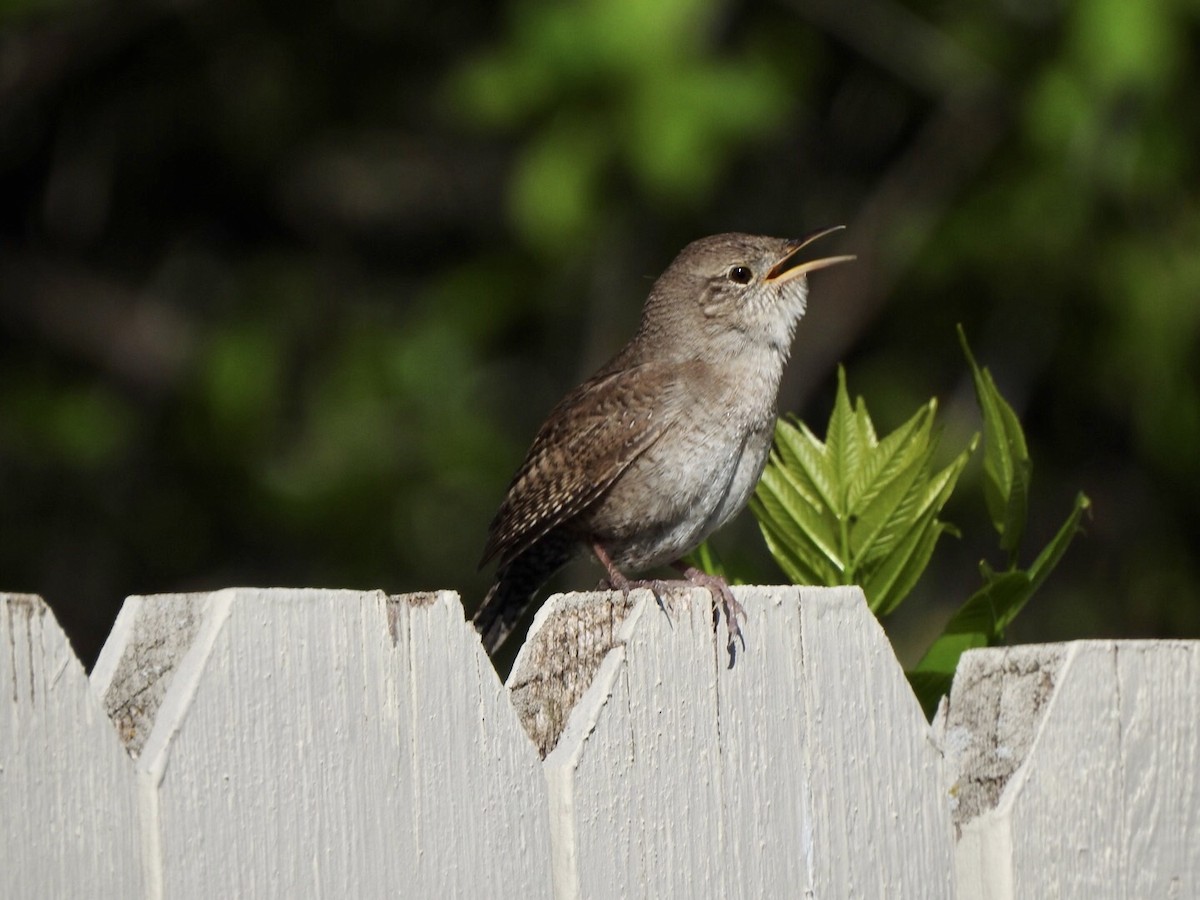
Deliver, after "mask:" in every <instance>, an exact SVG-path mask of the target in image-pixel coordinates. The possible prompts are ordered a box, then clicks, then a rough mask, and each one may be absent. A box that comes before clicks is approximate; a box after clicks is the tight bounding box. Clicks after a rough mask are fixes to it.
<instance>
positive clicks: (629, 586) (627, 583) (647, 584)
mask: <svg viewBox="0 0 1200 900" xmlns="http://www.w3.org/2000/svg"><path fill="white" fill-rule="evenodd" d="M592 552H593V553H594V554H596V559H598V560H599V561H600V565H602V566H604V571H605V572H606V573H607V575H608V579H607V582H608V586H609V587H610V588H612V589H614V590H618V591H620V592H621V593H622V594H624V595H625V598H626V599H629V592H630V591H632V590H634V589H635V588H648V589H649V590H650V593H652V594H653V595H654V599H655V600H656V601H658V608H659V609H661V610H662V611H663V612H664V613H666V614H667V617H668V618H670V615H671V612H670V610H668V609H667V604H666V601H665V600H664V599H663V598H664V597H665V595H666V591H667V583H666V582H665V581H660V580H659V579H657V578H654V579H650V580H637V581H633V580H630V579H629V578H627V577H626V576H625V573H623V572H622V571H621V570H620V569H618V568H617V564H616V563H614V562H613V561H612V557H610V556H609V555H608V552H607V551H606V550H605V549H604V548H603V547H602V546H600V542H599V541H593V542H592Z"/></svg>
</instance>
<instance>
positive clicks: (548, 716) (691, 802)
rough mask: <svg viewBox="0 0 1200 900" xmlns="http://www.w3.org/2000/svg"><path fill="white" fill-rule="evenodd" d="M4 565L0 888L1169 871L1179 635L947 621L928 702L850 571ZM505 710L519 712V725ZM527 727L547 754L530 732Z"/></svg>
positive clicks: (968, 892) (385, 892)
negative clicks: (687, 578) (848, 580)
mask: <svg viewBox="0 0 1200 900" xmlns="http://www.w3.org/2000/svg"><path fill="white" fill-rule="evenodd" d="M737 590H738V593H739V599H740V600H741V601H742V603H743V604H744V605H745V606H746V608H747V610H748V614H749V618H748V621H747V622H746V623H745V625H744V626H743V627H744V631H745V634H746V640H747V646H746V649H745V650H744V651H743V652H741V653H739V654H738V657H737V662H736V665H735V666H734V667H733V668H729V667H728V665H727V663H728V658H727V656H726V654H725V650H724V645H723V634H724V629H723V628H722V629H721V631H720V633H718V634H716V635H714V632H713V628H712V619H711V614H710V610H709V601H708V597H707V594H705V593H704V592H697V593H694V594H691V595H680V596H679V597H676V598H675V599H674V600H673V603H672V605H671V610H670V613H669V614H668V613H666V612H664V611H663V610H661V609H660V608H659V607H658V606H657V605H656V604H655V603H654V601H653V599H652V598H650V596H649V594H648V593H646V592H639V593H637V594H635V595H634V596H633V602H632V604H630V603H624V602H621V601H620V599H619V598H617V599H616V600H614V597H613V596H612V595H608V594H571V595H564V596H560V597H557V598H554V599H553V600H552V601H551V602H550V603H549V604H547V607H546V608H545V609H544V610H543V611H542V613H541V614H540V615H539V617H538V620H537V622H536V624H535V626H534V632H533V633H532V635H531V637H530V639H529V640H528V642H527V643H526V645H525V647H524V648H523V649H522V651H521V655H520V657H519V658H518V660H517V664H516V667H515V668H514V670H513V675H512V676H511V678H510V679H509V684H508V686H507V688H506V687H505V686H503V685H501V684H500V682H499V681H498V679H497V678H496V675H495V673H494V671H493V670H492V667H491V665H490V663H489V661H488V659H487V657H486V656H485V655H484V653H483V651H482V649H481V648H480V646H479V642H478V640H477V639H476V636H475V633H474V631H473V630H472V629H471V627H470V626H469V625H468V624H466V623H465V622H464V620H463V613H462V608H461V606H460V603H459V601H458V598H457V596H456V595H455V594H453V593H450V592H439V593H435V594H413V595H406V596H401V597H388V596H386V595H384V594H382V593H360V592H353V591H323V590H251V589H230V590H225V591H218V592H216V593H211V594H187V595H165V596H154V597H133V598H130V599H129V600H128V601H126V603H125V606H124V608H123V610H122V612H121V614H120V617H119V618H118V620H117V622H116V625H115V626H114V629H113V633H112V635H111V637H110V639H109V641H108V643H107V645H106V646H105V648H104V651H103V653H102V654H101V657H100V659H99V661H98V663H97V665H96V668H95V670H94V671H93V673H92V675H91V678H90V680H89V678H88V677H87V676H86V675H85V673H84V671H83V669H82V667H81V666H80V664H79V662H78V661H77V659H76V658H75V656H74V655H73V653H72V652H71V650H70V648H69V646H68V644H67V642H66V640H65V638H64V636H63V634H62V632H61V630H60V629H59V627H58V625H57V623H56V622H55V620H54V618H53V616H52V615H51V614H50V612H49V610H48V609H47V607H46V606H45V604H44V603H43V602H42V600H41V599H40V598H38V597H33V596H28V595H0V703H3V704H4V705H6V706H7V707H8V712H7V715H5V716H4V719H3V721H2V723H0V897H4V898H14V900H17V898H38V900H41V898H47V900H57V898H73V897H88V898H139V897H146V898H259V897H263V898H268V897H279V898H305V897H330V898H373V897H417V898H440V897H480V898H493V897H495V898H508V897H512V898H536V897H558V898H584V897H586V898H604V897H614V898H625V897H656V898H674V897H680V898H706V897H712V898H739V897H744V898H762V897H813V898H841V897H862V898H919V900H936V898H943V897H959V898H1069V897H1083V898H1087V900H1106V898H1131V900H1139V898H1160V897H1161V898H1198V897H1200V642H1183V641H1085V642H1077V643H1071V644H1059V645H1049V646H1030V647H1012V648H1007V649H998V650H986V651H975V652H972V653H970V654H969V655H967V656H966V657H964V660H963V663H962V665H961V666H960V668H959V672H958V676H957V679H956V681H955V686H954V691H953V693H952V695H951V697H950V698H949V701H948V702H947V703H944V704H943V707H942V710H941V712H940V713H939V715H938V717H937V719H936V720H935V722H934V725H933V726H932V727H930V726H929V725H927V724H926V722H925V720H924V719H923V717H922V715H921V711H920V709H919V708H918V706H917V703H916V701H915V700H914V698H913V696H912V694H911V693H910V691H909V688H908V685H907V683H906V681H905V679H904V675H903V673H902V672H901V669H900V666H899V665H898V664H897V662H896V659H895V657H894V656H893V654H892V652H891V649H890V647H889V645H888V643H887V640H886V638H885V636H884V635H883V632H882V631H881V629H880V628H879V626H878V624H877V623H876V622H875V620H874V618H873V617H872V616H871V614H870V612H869V611H868V610H867V608H866V606H865V604H864V603H863V599H862V595H861V594H860V593H859V592H858V591H857V590H855V589H812V588H739V589H737ZM531 738H532V739H531ZM539 748H541V749H542V750H544V751H545V758H544V759H542V758H541V756H540V754H539Z"/></svg>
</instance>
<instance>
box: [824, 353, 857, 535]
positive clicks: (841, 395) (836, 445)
mask: <svg viewBox="0 0 1200 900" xmlns="http://www.w3.org/2000/svg"><path fill="white" fill-rule="evenodd" d="M825 451H826V456H827V457H828V459H829V461H830V469H831V470H832V472H833V480H832V493H833V498H834V500H833V502H832V503H831V504H830V506H831V507H832V508H833V511H834V513H835V514H836V515H837V516H838V517H839V518H844V517H845V516H846V515H848V514H849V509H848V508H847V496H848V493H849V486H850V481H851V479H852V478H853V477H854V473H855V472H856V471H858V466H859V463H860V462H861V460H862V452H863V451H862V447H861V446H860V445H859V442H858V426H857V424H856V423H855V416H854V409H853V407H852V406H851V405H850V392H849V391H848V390H847V389H846V370H845V368H844V367H842V366H838V386H837V396H836V399H835V400H834V402H833V412H832V413H831V414H830V416H829V427H828V428H827V429H826V431H825Z"/></svg>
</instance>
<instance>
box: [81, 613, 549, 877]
mask: <svg viewBox="0 0 1200 900" xmlns="http://www.w3.org/2000/svg"><path fill="white" fill-rule="evenodd" d="M128 603H129V604H130V610H131V611H130V610H127V611H126V614H124V615H123V616H122V622H121V627H120V628H119V629H118V630H117V631H116V632H114V635H113V642H115V643H113V644H112V646H110V647H106V649H105V658H104V659H102V660H101V662H102V663H103V666H98V667H97V675H98V682H99V681H101V680H103V681H104V682H105V686H106V687H107V689H108V692H109V693H108V695H107V696H106V700H107V702H108V706H109V708H110V709H114V710H128V709H129V708H130V706H131V702H130V698H129V697H128V696H125V695H123V694H124V692H126V691H129V690H132V691H134V692H138V693H142V694H145V693H158V695H159V696H158V698H157V701H156V703H157V707H156V708H153V709H151V710H150V714H149V717H148V718H146V719H145V721H143V726H148V727H149V731H148V733H146V734H144V735H141V734H140V731H139V729H140V727H143V726H137V725H135V726H134V727H132V728H126V729H125V730H126V733H127V734H129V735H131V736H138V739H140V741H141V753H140V755H139V756H138V759H137V769H138V776H139V781H140V785H139V796H140V808H141V811H142V826H143V834H144V837H145V840H144V845H143V851H144V854H145V861H146V873H147V880H148V882H149V893H148V896H150V897H160V896H161V897H172V898H176V897H196V898H211V897H288V898H292V897H356V898H357V897H364V898H366V897H385V896H386V897H395V896H411V897H450V896H494V895H496V893H495V892H496V890H497V886H498V885H503V893H504V894H505V895H508V896H514V897H516V896H520V897H538V896H549V886H550V878H549V863H548V860H549V836H548V832H547V823H546V818H545V815H544V813H543V809H544V805H545V800H544V788H543V786H542V779H541V774H540V772H539V767H538V760H537V755H536V753H535V752H534V750H533V748H532V746H531V745H530V743H529V742H528V740H527V738H526V737H525V735H524V734H523V733H522V731H521V728H520V726H519V724H518V723H517V720H516V717H515V716H514V714H513V712H512V709H511V707H510V705H509V703H508V701H507V698H506V696H505V695H504V692H503V689H502V688H501V686H500V684H499V681H498V680H497V678H496V676H495V673H494V672H493V670H492V668H491V665H490V663H489V662H488V659H487V657H486V656H485V655H484V654H483V651H482V648H481V647H480V646H479V643H478V640H477V638H476V637H475V634H474V631H473V630H471V628H470V626H469V625H468V624H466V623H465V622H464V621H463V613H462V608H461V606H460V604H459V603H458V600H457V598H456V597H455V596H454V595H453V594H449V593H439V594H428V595H408V596H405V597H395V598H393V597H387V596H386V595H384V594H382V593H378V592H376V593H359V592H352V591H304V590H251V589H231V590H227V591H221V592H218V593H215V594H211V595H207V596H205V595H178V596H174V597H142V598H131V599H130V600H129V601H128ZM164 609H165V610H167V611H169V612H170V615H164V614H163V613H164ZM143 620H144V621H143ZM174 622H179V623H182V625H181V626H180V629H181V631H182V632H183V633H184V635H185V637H186V640H184V641H180V639H179V633H177V632H176V631H175V630H174V625H173V623H174ZM139 623H140V624H139ZM164 643H175V644H176V645H177V650H178V652H177V654H176V657H175V659H174V663H173V665H168V666H161V665H160V664H161V660H159V659H158V658H157V655H158V648H159V647H161V645H162V644H164ZM139 660H150V661H152V662H151V665H155V666H159V671H157V672H153V671H152V672H149V673H148V674H146V675H137V674H136V673H137V672H138V671H139V669H140V668H141V665H142V664H141V663H139ZM122 673H124V675H123V676H122ZM117 676H122V677H117ZM164 680H165V681H166V682H167V683H166V685H165V688H163V689H161V690H159V689H157V688H153V689H151V690H148V689H147V686H148V685H157V683H158V682H160V681H164ZM114 692H116V693H115V694H114ZM151 706H154V703H151ZM125 721H129V722H137V721H141V720H139V719H138V717H137V716H134V715H130V716H128V717H127V719H126V720H125Z"/></svg>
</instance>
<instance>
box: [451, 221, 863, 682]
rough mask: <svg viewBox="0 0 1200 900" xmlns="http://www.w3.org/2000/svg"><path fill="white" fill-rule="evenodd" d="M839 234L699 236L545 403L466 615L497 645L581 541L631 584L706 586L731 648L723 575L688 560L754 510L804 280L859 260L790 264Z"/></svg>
mask: <svg viewBox="0 0 1200 900" xmlns="http://www.w3.org/2000/svg"><path fill="white" fill-rule="evenodd" d="M839 227H840V226H839ZM836 230H838V229H837V228H827V229H824V230H821V231H818V232H815V233H813V234H810V235H809V236H808V237H805V238H801V239H799V240H783V239H780V238H772V237H759V236H755V235H749V234H718V235H715V236H713V237H707V238H702V239H701V240H698V241H694V242H693V243H691V244H688V246H686V247H685V248H684V249H683V251H682V252H681V253H680V254H679V255H678V256H677V257H676V258H675V260H674V262H672V263H671V265H670V266H669V267H668V268H667V270H666V272H664V273H663V275H662V276H661V277H660V278H659V279H658V281H657V282H655V284H654V287H653V288H651V290H650V296H649V297H648V298H647V300H646V306H645V308H644V309H643V311H642V320H641V324H640V325H639V327H638V330H637V333H636V334H635V335H634V336H633V339H632V340H631V341H630V342H629V343H628V344H627V345H626V346H625V348H624V349H623V350H621V352H620V353H618V354H617V355H616V356H615V357H614V358H613V359H612V360H611V361H610V362H609V363H608V365H606V366H604V367H603V368H602V369H601V370H600V371H599V372H597V373H596V374H595V375H593V376H592V377H591V378H589V379H588V380H587V381H585V382H584V383H583V384H581V385H580V386H579V387H577V388H576V389H575V390H573V391H572V392H571V393H569V394H568V395H567V396H566V397H564V398H563V400H562V401H561V402H560V403H559V404H558V405H557V406H556V407H554V409H553V410H552V411H551V412H550V415H549V417H548V418H547V419H546V422H545V424H544V425H542V427H541V430H540V431H538V433H537V437H535V438H534V441H533V446H532V447H530V449H529V453H528V454H527V455H526V457H525V461H524V463H522V464H521V468H520V469H519V470H518V471H517V474H516V476H515V477H514V478H513V480H512V484H510V485H509V488H508V493H507V495H506V496H505V498H504V502H503V503H502V504H501V505H500V511H499V512H497V513H496V517H495V519H493V520H492V524H491V527H490V529H489V531H488V541H487V546H486V547H485V549H484V552H483V560H482V561H481V562H480V566H482V565H484V564H486V563H487V562H488V561H489V560H490V559H492V558H496V559H497V560H498V561H499V568H498V570H497V572H496V581H495V583H494V584H493V585H492V588H491V590H489V591H488V594H487V596H486V597H485V598H484V601H483V604H482V605H481V606H480V607H479V610H478V611H477V612H476V613H475V616H474V619H473V621H474V624H475V627H476V629H478V631H479V633H480V635H481V636H482V639H483V644H484V646H485V648H486V649H487V651H488V652H489V653H492V652H493V651H495V649H496V648H497V647H498V646H499V645H500V644H501V643H502V642H503V641H504V639H505V638H506V637H507V636H508V633H509V632H510V631H511V630H512V628H513V626H514V625H515V624H516V622H517V620H518V619H519V618H520V616H521V613H522V612H523V611H524V610H525V608H526V607H527V606H528V605H529V603H530V601H531V600H532V599H533V595H534V593H535V592H536V591H537V590H538V589H539V588H540V587H541V586H542V585H543V584H544V583H545V582H546V580H547V579H548V578H550V576H551V575H553V574H554V573H555V572H556V571H557V570H558V569H559V568H561V567H562V566H563V565H564V564H566V563H567V562H568V560H570V558H571V557H572V556H573V555H574V554H575V553H576V552H578V551H579V550H581V549H584V548H590V549H591V551H592V552H593V553H594V554H595V556H596V558H597V559H598V560H599V561H600V563H601V565H603V566H604V568H605V570H606V572H607V574H608V583H609V585H610V586H611V587H613V588H617V589H620V590H623V591H624V592H625V593H628V592H629V590H630V588H632V587H634V586H650V587H651V588H652V589H653V590H654V591H655V594H656V596H658V597H659V599H660V602H661V593H660V590H661V589H662V588H663V587H665V585H666V584H667V582H664V581H648V582H646V581H630V580H629V578H627V577H626V575H625V574H624V573H625V572H632V573H639V572H644V571H646V570H648V569H653V568H655V567H658V566H662V565H665V564H667V563H670V564H672V565H673V566H674V567H675V568H676V569H678V570H680V571H682V572H683V574H684V577H685V578H686V579H687V581H688V582H689V583H691V584H698V585H702V586H704V587H707V588H708V589H709V591H710V592H711V593H712V595H713V600H714V603H717V604H719V605H720V607H722V608H723V610H724V612H725V621H726V626H727V628H728V631H729V640H730V652H731V653H732V652H733V649H734V639H735V638H736V637H737V636H738V635H739V633H740V632H739V628H738V616H739V614H741V607H740V606H739V605H738V604H737V601H736V600H734V598H733V594H732V593H731V592H730V590H729V587H728V585H726V583H725V582H724V580H723V579H720V578H718V577H716V576H711V575H707V574H705V573H703V572H701V571H699V570H698V569H694V568H690V567H687V566H685V565H684V564H683V563H681V562H680V558H681V557H683V556H684V555H686V554H687V553H690V552H691V551H692V550H694V549H695V548H696V547H697V546H699V544H700V543H701V542H702V541H704V539H705V538H707V537H708V536H709V535H710V534H711V533H712V532H713V531H715V530H716V529H717V528H720V527H721V526H722V525H723V524H724V523H725V522H727V521H728V520H729V519H731V518H732V517H733V516H734V515H735V514H736V513H737V512H738V511H739V510H741V508H742V507H743V506H745V504H746V501H747V500H748V499H749V498H750V494H751V492H752V491H753V490H754V486H755V484H757V482H758V478H759V476H760V475H761V474H762V470H763V466H764V465H765V464H766V461H767V455H768V453H769V452H770V447H771V438H772V435H773V434H774V429H775V402H776V397H777V395H778V393H779V380H780V377H781V376H782V374H783V365H784V363H785V362H786V360H787V357H788V353H789V351H790V349H791V343H792V335H793V333H794V332H795V329H796V323H797V322H798V321H799V320H800V317H801V316H803V315H804V307H805V300H806V297H807V294H808V284H807V279H806V274H807V273H808V272H812V271H815V270H816V269H823V268H825V267H826V266H831V265H834V264H836V263H840V262H845V261H847V260H851V259H853V258H854V257H852V256H830V257H825V258H823V259H817V260H810V261H808V262H801V261H799V260H798V259H797V257H798V254H799V251H800V250H801V249H802V248H804V247H806V246H808V245H809V244H810V243H812V242H813V241H814V240H816V239H817V238H820V237H823V236H825V235H827V234H829V233H830V232H832V231H836ZM731 659H732V657H731Z"/></svg>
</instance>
